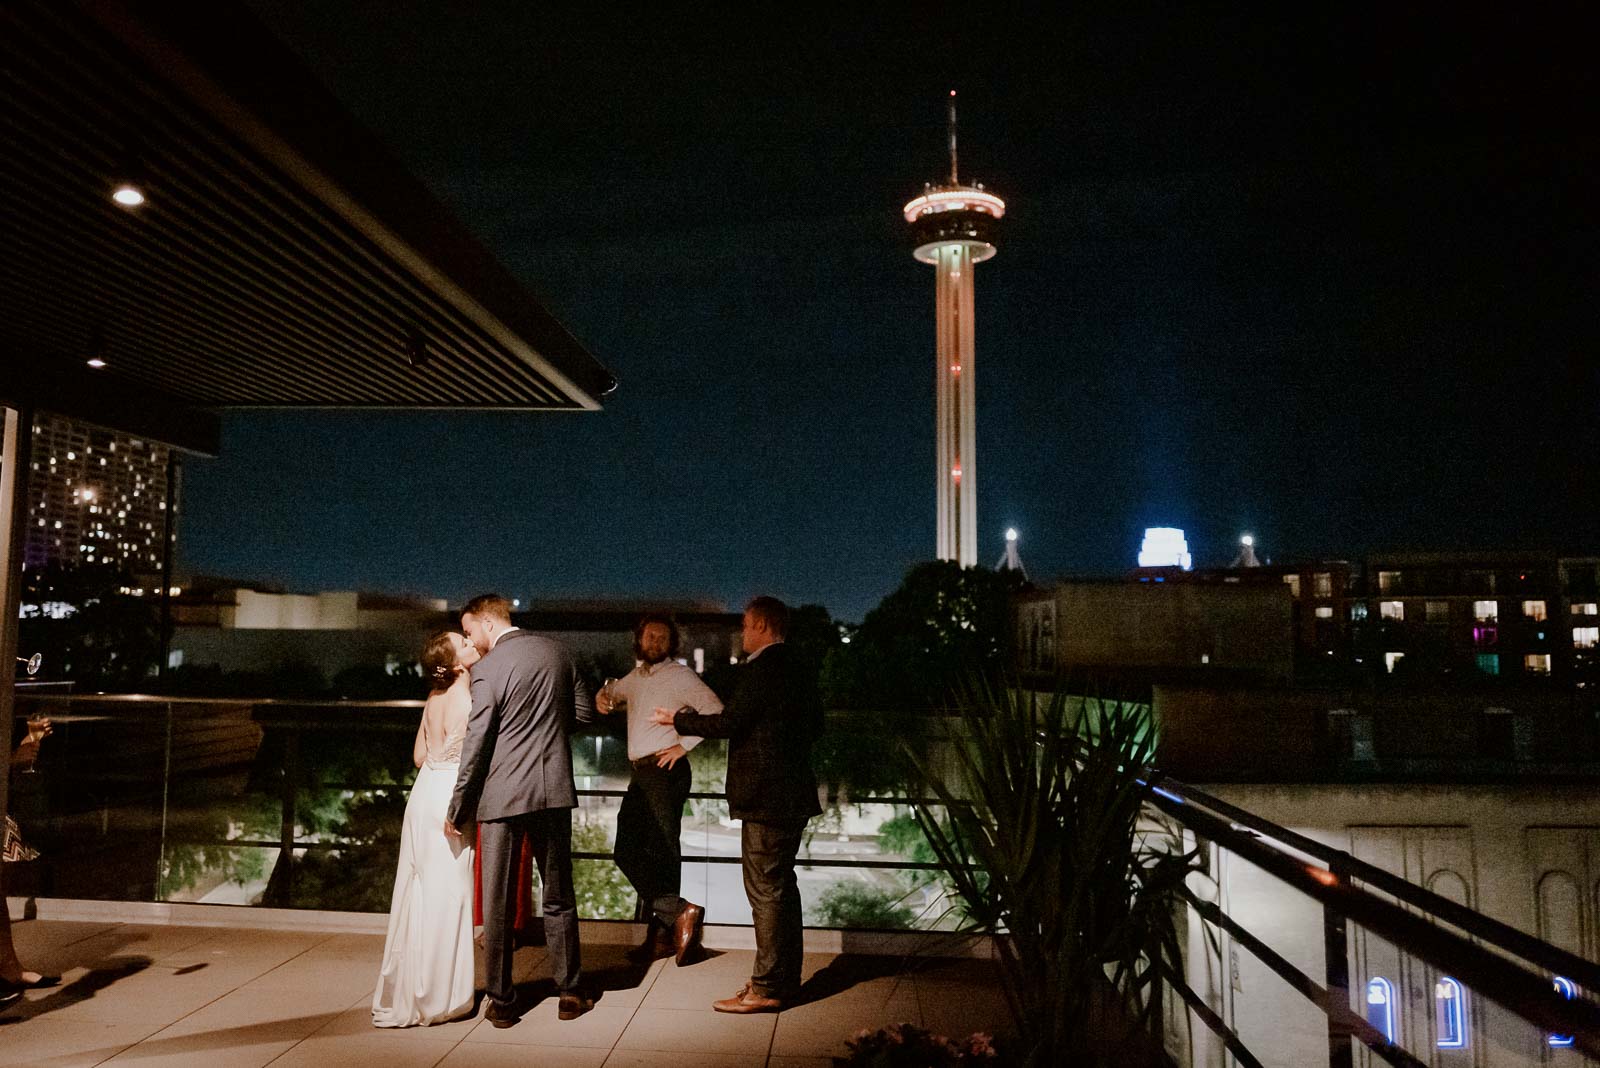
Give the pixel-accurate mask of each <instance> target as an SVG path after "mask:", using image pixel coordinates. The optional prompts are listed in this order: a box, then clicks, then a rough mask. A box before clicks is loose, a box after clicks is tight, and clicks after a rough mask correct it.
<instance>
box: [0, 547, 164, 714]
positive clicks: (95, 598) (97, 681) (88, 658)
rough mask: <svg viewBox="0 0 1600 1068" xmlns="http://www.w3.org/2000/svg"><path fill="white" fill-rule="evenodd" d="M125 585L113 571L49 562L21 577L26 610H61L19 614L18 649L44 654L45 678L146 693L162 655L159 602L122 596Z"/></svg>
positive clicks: (92, 687)
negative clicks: (30, 607)
mask: <svg viewBox="0 0 1600 1068" xmlns="http://www.w3.org/2000/svg"><path fill="white" fill-rule="evenodd" d="M132 585H134V582H133V579H132V578H131V577H130V576H129V575H128V573H127V572H126V571H123V570H121V569H119V568H117V567H115V566H99V565H94V564H89V565H79V566H65V565H54V566H51V567H47V568H45V569H43V570H41V571H31V572H28V573H27V575H26V576H25V587H24V594H23V603H24V604H25V605H35V606H41V605H45V604H53V605H64V606H66V607H67V610H66V611H65V613H64V614H63V615H61V616H60V618H52V617H51V615H50V614H47V613H45V612H43V611H39V612H38V613H37V614H33V613H30V614H28V615H25V616H24V617H23V618H22V620H21V621H20V622H19V624H18V648H19V649H21V650H23V651H25V652H26V653H27V654H29V655H32V654H33V653H41V654H43V656H44V665H45V666H44V675H43V677H44V678H49V679H70V680H72V681H73V682H75V683H77V684H78V686H79V688H80V689H86V690H108V691H112V692H118V691H127V690H138V689H146V688H148V686H149V683H148V681H147V680H148V679H149V677H150V676H151V675H152V674H154V672H155V670H156V662H157V660H158V658H159V657H160V653H161V639H160V634H159V622H160V620H159V614H158V613H159V605H160V602H159V600H158V599H156V598H151V597H133V596H130V595H128V594H125V593H122V592H121V591H122V590H123V589H124V588H127V587H130V586H132ZM24 611H27V609H24ZM58 611H59V610H58Z"/></svg>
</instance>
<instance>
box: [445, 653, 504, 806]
mask: <svg viewBox="0 0 1600 1068" xmlns="http://www.w3.org/2000/svg"><path fill="white" fill-rule="evenodd" d="M496 719H497V717H496V714H495V704H494V691H493V688H492V687H491V685H490V682H489V680H488V678H487V677H482V678H480V677H478V676H476V675H474V676H473V679H472V713H471V714H470V715H469V716H468V717H467V736H466V737H465V738H464V739H462V742H461V770H460V771H459V772H457V773H456V788H455V792H454V793H453V794H451V795H450V809H449V812H448V815H447V816H446V819H447V820H448V821H449V822H450V823H453V824H455V826H456V827H457V829H459V828H460V827H461V826H462V824H463V823H464V822H470V821H471V820H472V818H473V817H474V816H476V815H477V810H478V796H479V795H480V794H481V793H482V792H483V780H484V779H485V778H486V777H487V776H488V774H489V753H490V749H489V744H488V742H489V735H490V734H491V733H492V732H493V730H494V728H495V725H496Z"/></svg>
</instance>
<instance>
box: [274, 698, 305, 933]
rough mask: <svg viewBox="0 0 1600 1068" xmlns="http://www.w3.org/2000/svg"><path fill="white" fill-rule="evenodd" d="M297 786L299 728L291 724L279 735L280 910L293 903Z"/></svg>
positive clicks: (298, 780) (298, 777)
mask: <svg viewBox="0 0 1600 1068" xmlns="http://www.w3.org/2000/svg"><path fill="white" fill-rule="evenodd" d="M299 785H300V727H299V725H298V724H292V725H290V726H289V727H288V729H287V730H286V731H285V732H284V736H283V825H282V826H281V827H280V828H279V831H278V863H279V864H280V865H282V867H283V880H282V882H280V883H279V884H278V892H279V896H280V900H279V902H278V904H279V905H280V906H281V907H283V908H292V907H293V903H294V822H295V791H296V790H297V789H298V787H299Z"/></svg>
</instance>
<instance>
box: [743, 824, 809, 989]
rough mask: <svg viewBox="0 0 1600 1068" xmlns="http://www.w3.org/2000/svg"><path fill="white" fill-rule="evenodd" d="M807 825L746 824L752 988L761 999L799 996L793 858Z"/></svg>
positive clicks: (800, 932)
mask: <svg viewBox="0 0 1600 1068" xmlns="http://www.w3.org/2000/svg"><path fill="white" fill-rule="evenodd" d="M806 822H807V821H806V820H803V819H800V820H771V821H768V820H745V821H744V825H743V828H742V830H743V833H742V834H741V836H740V837H741V842H742V845H743V850H742V860H743V864H744V893H745V896H746V897H748V898H749V899H750V912H751V915H752V917H753V918H754V920H755V928H756V964H755V970H754V971H753V972H751V973H750V985H751V986H752V987H753V988H754V990H755V992H756V993H757V994H760V995H761V996H762V997H777V998H793V997H794V996H795V995H796V994H798V993H799V992H800V958H801V955H802V954H803V953H804V941H803V939H804V928H803V926H802V921H801V916H800V884H799V883H798V882H797V881H796V880H795V876H794V858H795V857H796V856H797V855H799V853H800V839H801V837H802V836H803V835H804V834H805V830H806Z"/></svg>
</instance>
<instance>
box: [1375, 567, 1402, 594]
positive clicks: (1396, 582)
mask: <svg viewBox="0 0 1600 1068" xmlns="http://www.w3.org/2000/svg"><path fill="white" fill-rule="evenodd" d="M1378 592H1379V593H1399V592H1400V572H1398V571H1380V572H1378Z"/></svg>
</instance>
